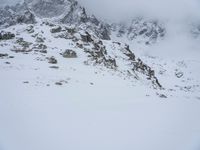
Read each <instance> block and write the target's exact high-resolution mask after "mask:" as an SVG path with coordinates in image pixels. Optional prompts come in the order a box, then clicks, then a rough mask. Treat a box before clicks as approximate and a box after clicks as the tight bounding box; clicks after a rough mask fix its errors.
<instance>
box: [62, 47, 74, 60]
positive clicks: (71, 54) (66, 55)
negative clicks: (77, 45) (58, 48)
mask: <svg viewBox="0 0 200 150" xmlns="http://www.w3.org/2000/svg"><path fill="white" fill-rule="evenodd" d="M62 56H63V57H64V58H77V54H76V52H75V51H73V50H70V49H68V50H66V51H65V52H64V53H62Z"/></svg>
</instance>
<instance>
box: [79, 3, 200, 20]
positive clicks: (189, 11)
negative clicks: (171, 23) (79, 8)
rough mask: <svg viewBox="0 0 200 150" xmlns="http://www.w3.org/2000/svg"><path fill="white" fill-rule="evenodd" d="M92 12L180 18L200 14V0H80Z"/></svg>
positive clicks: (115, 15) (119, 15)
mask: <svg viewBox="0 0 200 150" xmlns="http://www.w3.org/2000/svg"><path fill="white" fill-rule="evenodd" d="M79 1H80V3H81V4H82V5H84V6H85V7H87V8H88V9H89V10H90V11H91V12H92V13H95V14H97V15H98V16H103V17H105V18H110V17H112V18H119V17H120V18H124V17H129V16H133V15H135V14H138V13H139V14H146V15H149V16H157V17H167V18H175V19H179V18H182V17H191V16H195V17H196V16H199V15H200V0H79Z"/></svg>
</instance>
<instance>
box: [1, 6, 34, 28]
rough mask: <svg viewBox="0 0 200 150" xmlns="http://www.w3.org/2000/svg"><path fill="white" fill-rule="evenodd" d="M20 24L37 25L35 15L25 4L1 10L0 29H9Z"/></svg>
mask: <svg viewBox="0 0 200 150" xmlns="http://www.w3.org/2000/svg"><path fill="white" fill-rule="evenodd" d="M18 23H26V24H34V23H36V19H35V16H34V14H33V13H32V12H31V11H30V9H29V8H28V7H27V5H26V4H25V3H23V4H17V5H15V6H6V7H4V8H0V27H9V26H12V25H15V24H18Z"/></svg>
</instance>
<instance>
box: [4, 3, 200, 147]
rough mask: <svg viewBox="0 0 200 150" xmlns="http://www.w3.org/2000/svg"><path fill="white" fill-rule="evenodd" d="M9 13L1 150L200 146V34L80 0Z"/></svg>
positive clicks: (12, 8) (24, 7) (31, 5)
mask: <svg viewBox="0 0 200 150" xmlns="http://www.w3.org/2000/svg"><path fill="white" fill-rule="evenodd" d="M53 10H55V11H53ZM0 12H1V13H0V15H1V17H0V133H1V134H0V149H2V150H27V149H28V150H36V149H37V150H46V149H48V150H55V149H59V150H66V149H69V150H80V149H83V150H85V149H87V150H94V149H95V150H102V149H105V150H122V149H128V150H129V149H131V150H132V149H138V150H160V149H162V150H173V149H178V150H198V149H199V146H200V145H199V141H200V138H199V137H200V136H199V135H200V120H199V114H200V101H199V100H200V96H199V93H200V79H199V77H200V71H199V68H200V61H199V56H200V52H199V46H198V44H197V45H196V43H198V38H197V37H198V36H196V39H190V38H189V37H188V36H184V37H183V36H182V34H181V35H179V34H178V35H177V34H174V35H176V36H171V37H170V36H169V31H168V30H167V28H166V26H165V24H162V23H160V22H159V21H152V20H146V19H141V18H137V19H134V20H133V21H131V23H124V25H122V24H115V25H114V24H112V25H109V24H106V23H104V22H102V21H101V20H98V19H97V18H96V17H95V16H92V15H89V14H88V13H87V10H85V9H84V8H83V7H81V6H80V5H79V4H78V3H77V2H76V1H74V0H54V1H53V0H34V1H32V0H26V1H25V3H21V4H19V5H16V6H7V7H6V8H3V9H0ZM122 28H123V30H122ZM194 28H196V27H194ZM173 30H176V29H175V27H174V28H173ZM195 31H196V30H195ZM191 41H192V42H191ZM186 43H189V44H186Z"/></svg>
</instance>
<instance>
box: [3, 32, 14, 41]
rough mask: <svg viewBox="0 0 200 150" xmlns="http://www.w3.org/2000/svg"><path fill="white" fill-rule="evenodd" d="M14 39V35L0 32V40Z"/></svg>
mask: <svg viewBox="0 0 200 150" xmlns="http://www.w3.org/2000/svg"><path fill="white" fill-rule="evenodd" d="M14 37H15V34H13V33H11V32H4V31H1V32H0V40H10V39H13V38H14Z"/></svg>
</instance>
